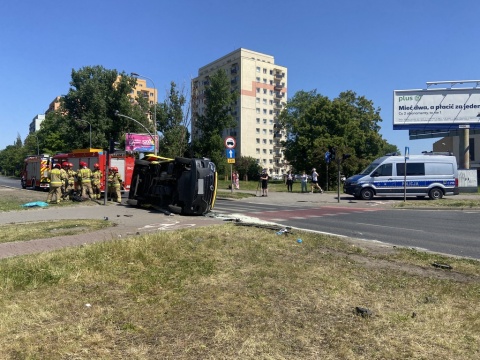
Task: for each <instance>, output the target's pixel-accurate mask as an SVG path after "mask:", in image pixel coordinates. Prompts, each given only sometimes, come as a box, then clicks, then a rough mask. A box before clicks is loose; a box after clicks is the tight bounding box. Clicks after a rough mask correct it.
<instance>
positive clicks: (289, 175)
mask: <svg viewBox="0 0 480 360" xmlns="http://www.w3.org/2000/svg"><path fill="white" fill-rule="evenodd" d="M286 183H287V192H292V190H293V175H292V172H291V171H289V172H288V173H287V178H286Z"/></svg>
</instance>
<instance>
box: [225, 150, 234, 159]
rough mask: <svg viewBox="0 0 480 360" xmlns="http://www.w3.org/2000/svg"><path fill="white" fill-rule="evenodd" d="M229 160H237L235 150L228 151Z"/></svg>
mask: <svg viewBox="0 0 480 360" xmlns="http://www.w3.org/2000/svg"><path fill="white" fill-rule="evenodd" d="M225 153H226V154H227V159H235V149H226V150H225Z"/></svg>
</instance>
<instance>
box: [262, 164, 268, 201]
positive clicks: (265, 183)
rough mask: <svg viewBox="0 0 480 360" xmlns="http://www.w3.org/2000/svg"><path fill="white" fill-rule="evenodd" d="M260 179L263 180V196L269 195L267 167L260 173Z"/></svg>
mask: <svg viewBox="0 0 480 360" xmlns="http://www.w3.org/2000/svg"><path fill="white" fill-rule="evenodd" d="M260 180H261V181H262V196H268V173H267V170H266V169H264V170H263V172H262V174H261V175H260Z"/></svg>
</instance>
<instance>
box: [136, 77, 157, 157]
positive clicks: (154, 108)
mask: <svg viewBox="0 0 480 360" xmlns="http://www.w3.org/2000/svg"><path fill="white" fill-rule="evenodd" d="M131 75H132V76H135V77H142V78H145V79H147V80H150V81H151V82H152V84H153V90H154V94H153V97H154V99H153V100H154V103H153V129H154V134H155V135H157V99H156V95H157V88H156V87H155V82H154V81H153V80H152V79H150V78H149V77H148V76H145V75H140V74H138V73H135V72H132V73H131ZM155 138H156V137H155ZM155 138H154V139H153V152H154V153H155V155H157V142H156V141H155Z"/></svg>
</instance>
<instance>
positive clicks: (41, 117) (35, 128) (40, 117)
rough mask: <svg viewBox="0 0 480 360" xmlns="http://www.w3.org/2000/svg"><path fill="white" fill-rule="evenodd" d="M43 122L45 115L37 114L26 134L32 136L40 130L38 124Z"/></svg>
mask: <svg viewBox="0 0 480 360" xmlns="http://www.w3.org/2000/svg"><path fill="white" fill-rule="evenodd" d="M43 120H45V115H43V114H38V115H36V116H35V117H34V118H33V119H32V122H31V123H30V125H29V126H28V133H29V134H33V133H34V132H35V131H38V130H40V124H41V123H42V121H43Z"/></svg>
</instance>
